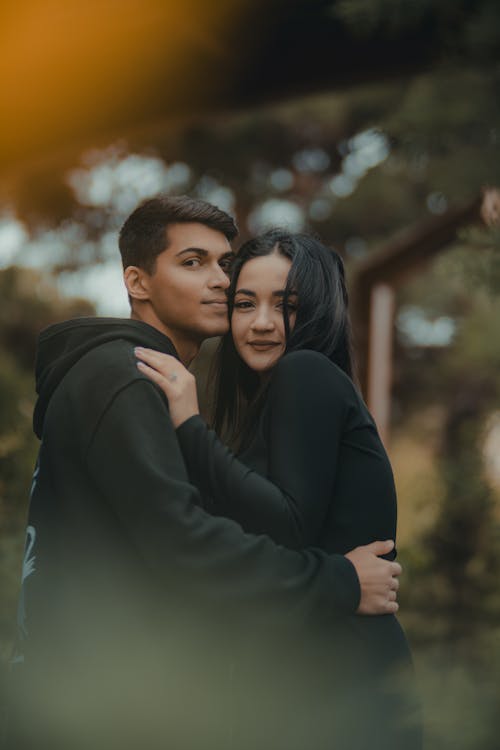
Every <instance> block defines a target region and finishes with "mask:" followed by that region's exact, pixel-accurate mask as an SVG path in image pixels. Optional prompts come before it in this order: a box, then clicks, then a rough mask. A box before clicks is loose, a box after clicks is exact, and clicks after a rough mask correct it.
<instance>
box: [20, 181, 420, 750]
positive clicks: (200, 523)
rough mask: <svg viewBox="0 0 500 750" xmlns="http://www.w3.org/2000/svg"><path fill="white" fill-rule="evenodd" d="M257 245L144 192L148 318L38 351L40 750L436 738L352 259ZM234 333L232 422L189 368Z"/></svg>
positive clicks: (26, 577) (228, 377)
mask: <svg viewBox="0 0 500 750" xmlns="http://www.w3.org/2000/svg"><path fill="white" fill-rule="evenodd" d="M236 234H237V229H236V226H235V224H234V221H233V219H232V218H231V217H230V216H228V215H227V214H226V213H225V212H223V211H221V210H219V209H218V208H215V207H214V206H212V205H210V204H208V203H205V202H203V201H198V200H193V199H191V198H187V197H161V196H160V197H157V198H153V199H150V200H147V201H145V202H144V203H142V204H141V205H140V206H139V207H138V208H137V209H136V210H135V211H134V212H133V213H132V214H131V216H129V218H128V219H127V220H126V222H125V224H124V226H123V227H122V229H121V232H120V240H119V244H120V252H121V255H122V260H123V266H124V279H125V284H126V287H127V291H128V295H129V300H130V305H131V318H130V320H119V319H104V318H103V319H99V318H95V319H92V318H82V319H78V320H72V321H66V322H64V323H61V324H58V325H55V326H52V327H50V328H48V329H46V330H45V331H44V332H42V334H41V336H40V342H39V350H38V355H37V365H36V378H37V392H38V401H37V404H36V408H35V415H34V426H35V432H36V434H37V435H38V437H39V438H40V441H41V444H40V452H39V457H38V461H37V466H36V470H35V474H34V479H33V486H32V491H31V499H30V509H29V520H28V532H27V545H26V553H25V560H24V565H23V586H22V592H21V598H20V607H19V638H18V643H17V647H16V656H15V658H14V665H13V673H14V675H15V683H16V700H15V701H14V708H13V715H14V721H13V725H14V727H15V730H16V731H17V732H18V733H19V741H18V746H19V747H21V746H23V747H24V746H26V747H36V748H37V749H38V748H40V747H43V748H45V747H47V748H49V747H50V748H51V750H56V749H57V748H61V749H62V748H64V750H73V748H75V750H77V749H78V750H79V749H80V748H82V749H84V750H87V748H94V749H98V750H100V748H106V749H108V748H111V749H112V748H115V747H120V749H121V750H123V748H129V747H130V748H138V747H144V748H147V750H149V749H150V748H151V749H154V748H172V750H184V749H185V750H188V749H189V750H191V749H192V748H204V750H207V749H208V750H210V749H211V748H217V750H223V749H224V748H234V749H235V750H236V749H238V750H240V749H243V748H248V750H250V749H252V750H257V748H262V750H267V749H269V750H275V749H276V750H281V748H283V750H285V748H286V749H287V750H293V749H296V750H307V749H309V748H310V750H323V749H325V750H326V748H338V749H340V750H351V749H352V750H362V749H363V748H368V747H369V748H371V749H373V748H384V749H385V750H390V749H392V748H403V747H404V748H406V750H414V749H415V750H416V749H417V748H419V747H420V746H421V742H420V726H419V718H418V701H416V700H415V697H414V687H413V673H412V664H411V656H410V653H409V649H408V645H407V642H406V639H405V636H404V633H403V631H402V629H401V627H400V625H399V623H398V621H397V619H396V617H395V613H396V612H397V609H398V604H397V602H396V597H397V590H398V585H399V583H398V577H399V575H400V573H401V567H400V566H399V564H398V563H396V562H395V561H394V557H395V549H394V540H395V533H396V495H395V489H394V483H393V477H392V472H391V467H390V464H389V461H388V458H387V455H386V453H385V451H384V448H383V446H382V444H381V441H380V439H379V437H378V434H377V430H376V427H375V425H374V422H373V420H372V418H371V416H370V414H369V412H368V411H367V408H366V406H365V404H364V403H363V400H362V398H361V397H360V395H359V392H358V390H357V388H356V386H355V384H354V382H353V378H354V375H353V363H352V353H351V339H350V323H349V315H348V309H347V290H346V286H345V280H344V269H343V264H342V260H341V258H340V257H339V256H338V255H337V253H335V252H334V251H333V250H331V249H330V248H327V247H325V246H324V245H323V244H321V242H319V241H318V240H317V239H315V238H313V237H311V236H308V235H305V234H292V233H289V232H285V231H281V230H273V231H270V232H267V233H266V234H263V235H262V236H259V237H256V238H255V239H252V240H250V241H248V242H246V243H245V244H244V245H243V246H242V247H241V248H240V250H239V252H238V253H237V254H236V255H234V254H233V252H232V250H231V245H230V242H231V241H232V240H233V239H234V238H235V236H236ZM212 336H221V337H222V338H221V342H220V345H219V349H218V352H217V355H216V361H215V367H214V374H215V400H214V420H213V429H210V428H209V427H207V425H206V423H205V422H204V420H203V419H202V418H201V417H200V415H199V409H198V403H197V397H196V384H195V379H194V377H193V375H192V374H191V373H189V372H188V370H187V369H186V367H187V366H189V364H190V362H191V361H192V359H193V358H194V357H195V356H196V354H197V353H198V350H199V347H200V345H201V343H202V342H203V341H204V339H206V338H209V337H212ZM227 445H230V446H231V449H230V448H228V447H227ZM22 743H24V744H22Z"/></svg>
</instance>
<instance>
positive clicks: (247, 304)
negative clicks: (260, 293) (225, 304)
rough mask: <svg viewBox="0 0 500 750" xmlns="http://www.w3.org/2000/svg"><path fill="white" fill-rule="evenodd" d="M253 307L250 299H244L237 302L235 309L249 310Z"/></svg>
mask: <svg viewBox="0 0 500 750" xmlns="http://www.w3.org/2000/svg"><path fill="white" fill-rule="evenodd" d="M251 307H252V303H251V302H249V301H248V300H242V301H241V302H235V303H234V308H235V310H249V309H250V308H251Z"/></svg>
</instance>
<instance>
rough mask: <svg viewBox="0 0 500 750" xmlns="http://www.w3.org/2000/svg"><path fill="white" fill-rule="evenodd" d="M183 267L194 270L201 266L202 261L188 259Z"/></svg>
mask: <svg viewBox="0 0 500 750" xmlns="http://www.w3.org/2000/svg"><path fill="white" fill-rule="evenodd" d="M182 265H183V266H187V267H188V268H194V267H195V266H201V260H200V259H199V258H187V260H185V261H183V263H182Z"/></svg>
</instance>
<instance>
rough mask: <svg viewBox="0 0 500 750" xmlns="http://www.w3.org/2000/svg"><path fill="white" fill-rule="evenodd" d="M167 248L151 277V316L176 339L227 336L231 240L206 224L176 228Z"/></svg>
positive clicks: (170, 231) (147, 280)
mask: <svg viewBox="0 0 500 750" xmlns="http://www.w3.org/2000/svg"><path fill="white" fill-rule="evenodd" d="M167 240H168V248H167V249H166V250H164V251H163V252H162V253H160V255H159V256H158V257H157V259H156V266H155V270H154V271H153V273H152V274H151V275H149V274H148V275H146V277H145V283H146V285H147V290H148V302H149V305H150V308H151V312H152V313H153V314H154V317H155V318H156V319H157V320H158V322H159V323H160V324H161V325H162V327H164V328H165V329H166V332H167V333H169V334H170V335H172V336H173V337H174V338H175V339H187V340H191V341H199V342H201V341H202V340H203V339H205V338H209V337H210V336H220V335H221V334H223V333H226V331H227V330H228V318H227V302H226V289H227V287H228V286H229V278H228V276H227V273H228V270H229V265H230V262H231V258H232V251H231V246H230V244H229V242H228V240H227V239H226V237H225V236H224V235H223V234H222V233H221V232H218V231H216V230H215V229H210V228H209V227H206V226H205V225H204V224H198V223H195V222H193V223H186V224H171V225H170V226H169V227H168V229H167Z"/></svg>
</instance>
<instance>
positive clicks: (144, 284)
mask: <svg viewBox="0 0 500 750" xmlns="http://www.w3.org/2000/svg"><path fill="white" fill-rule="evenodd" d="M123 280H124V282H125V286H126V287H127V292H128V295H129V297H130V298H131V299H136V300H140V301H141V302H145V301H146V300H148V299H149V274H148V273H147V272H146V271H145V270H144V269H143V268H139V267H138V266H127V268H126V269H125V271H124V272H123Z"/></svg>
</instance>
